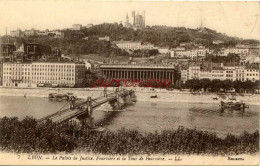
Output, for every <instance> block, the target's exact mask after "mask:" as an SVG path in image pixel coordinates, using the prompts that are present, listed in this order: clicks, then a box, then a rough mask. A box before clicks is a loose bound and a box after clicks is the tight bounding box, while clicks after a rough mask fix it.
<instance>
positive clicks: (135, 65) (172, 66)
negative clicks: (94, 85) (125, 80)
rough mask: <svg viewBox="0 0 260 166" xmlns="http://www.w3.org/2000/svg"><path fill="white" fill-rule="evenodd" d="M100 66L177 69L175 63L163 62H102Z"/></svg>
mask: <svg viewBox="0 0 260 166" xmlns="http://www.w3.org/2000/svg"><path fill="white" fill-rule="evenodd" d="M100 68H128V69H129V68H149V69H151V68H155V69H175V68H176V66H174V65H162V64H102V65H100Z"/></svg>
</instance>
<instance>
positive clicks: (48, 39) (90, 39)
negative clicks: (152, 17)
mask: <svg viewBox="0 0 260 166" xmlns="http://www.w3.org/2000/svg"><path fill="white" fill-rule="evenodd" d="M64 33H65V37H64V38H63V39H59V38H55V37H54V36H52V35H50V36H33V37H24V38H17V39H15V40H16V41H17V42H18V43H22V42H34V41H35V42H38V43H40V44H43V45H50V46H51V47H52V48H59V49H61V50H62V52H63V53H65V54H100V55H105V56H111V55H119V56H120V55H121V56H125V55H129V54H128V53H127V52H125V51H122V50H120V49H117V48H113V47H111V43H110V42H107V41H99V40H98V37H104V36H109V37H110V40H111V41H116V40H131V41H142V42H149V43H152V44H154V45H156V46H161V47H170V48H174V47H176V46H178V45H179V44H180V43H182V42H194V43H200V44H203V45H204V46H206V47H216V46H215V45H213V44H212V41H213V40H222V41H224V44H223V45H222V46H234V45H235V44H237V43H238V42H240V43H241V42H242V43H243V42H244V43H250V44H254V43H259V42H258V41H255V40H241V39H238V38H233V37H229V36H227V35H225V34H221V33H217V32H216V31H214V30H211V29H207V28H204V29H190V28H184V27H169V26H151V27H149V26H147V27H146V28H144V29H139V30H136V31H135V30H133V29H129V28H125V27H123V25H122V24H118V23H114V24H108V23H104V24H99V25H95V26H93V27H92V28H88V29H83V30H81V31H72V30H66V31H64Z"/></svg>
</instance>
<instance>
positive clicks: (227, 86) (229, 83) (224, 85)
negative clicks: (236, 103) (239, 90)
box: [221, 80, 233, 92]
mask: <svg viewBox="0 0 260 166" xmlns="http://www.w3.org/2000/svg"><path fill="white" fill-rule="evenodd" d="M232 87H233V83H232V81H230V80H224V81H222V86H221V88H223V89H224V91H225V92H226V91H227V90H230V89H231V88H232Z"/></svg>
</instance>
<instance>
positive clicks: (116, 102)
mask: <svg viewBox="0 0 260 166" xmlns="http://www.w3.org/2000/svg"><path fill="white" fill-rule="evenodd" d="M133 96H134V91H133V90H125V89H121V90H119V88H117V89H116V90H115V91H114V92H112V93H108V92H107V89H106V88H105V89H104V95H102V96H100V97H97V98H94V99H92V98H91V97H88V98H87V100H86V101H81V102H76V101H75V99H74V98H70V100H69V108H64V109H61V110H59V111H57V112H55V113H53V114H51V115H48V116H45V117H43V118H41V119H39V120H38V123H42V122H44V121H47V120H51V121H52V122H53V123H56V124H60V123H62V122H66V121H69V120H71V119H73V118H77V119H78V120H79V121H80V122H81V123H82V125H84V124H85V123H86V122H87V121H88V122H89V126H90V127H94V125H95V124H94V120H93V119H94V118H93V115H92V112H93V110H94V109H95V108H97V107H99V106H101V105H102V104H105V103H109V104H110V105H111V106H112V108H113V109H115V110H120V109H122V105H123V104H124V103H122V101H123V102H125V101H126V100H125V99H126V98H133ZM120 99H121V100H120Z"/></svg>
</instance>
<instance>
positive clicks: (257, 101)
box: [0, 87, 260, 105]
mask: <svg viewBox="0 0 260 166" xmlns="http://www.w3.org/2000/svg"><path fill="white" fill-rule="evenodd" d="M128 89H132V88H130V87H129V88H128ZM133 89H134V91H135V94H136V97H137V101H154V102H189V103H219V102H220V101H221V100H226V99H229V98H235V99H236V100H237V101H243V102H245V103H246V104H248V105H260V94H230V93H225V94H224V93H200V92H196V93H192V92H188V91H180V90H173V91H168V90H165V89H145V88H133ZM113 90H115V88H108V91H109V92H112V91H113ZM49 93H61V94H65V93H74V95H76V96H77V97H78V98H82V99H87V97H89V96H91V97H92V98H96V97H99V96H102V95H103V88H4V87H1V88H0V96H22V97H46V98H47V97H48V95H49ZM155 95H156V96H157V98H151V96H155Z"/></svg>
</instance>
